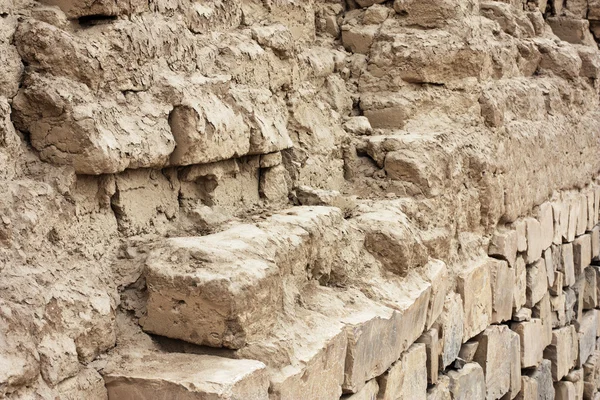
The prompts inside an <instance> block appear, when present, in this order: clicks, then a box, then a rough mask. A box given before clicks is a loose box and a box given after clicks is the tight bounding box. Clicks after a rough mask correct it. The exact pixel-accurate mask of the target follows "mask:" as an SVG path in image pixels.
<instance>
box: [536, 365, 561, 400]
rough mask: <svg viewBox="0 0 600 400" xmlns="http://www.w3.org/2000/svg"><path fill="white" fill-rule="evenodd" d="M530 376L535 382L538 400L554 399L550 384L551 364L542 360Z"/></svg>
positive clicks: (552, 387)
mask: <svg viewBox="0 0 600 400" xmlns="http://www.w3.org/2000/svg"><path fill="white" fill-rule="evenodd" d="M530 376H531V378H532V379H534V380H536V381H537V392H538V399H543V400H552V399H554V396H555V393H554V385H553V383H552V373H551V363H550V361H549V360H542V362H541V363H540V365H539V366H538V367H537V368H536V369H535V370H534V371H533V373H532V374H531V375H530Z"/></svg>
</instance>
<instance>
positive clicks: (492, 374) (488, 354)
mask: <svg viewBox="0 0 600 400" xmlns="http://www.w3.org/2000/svg"><path fill="white" fill-rule="evenodd" d="M513 336H516V337H518V335H517V334H515V333H514V332H512V331H511V330H510V329H509V328H508V327H507V326H505V325H497V326H496V325H495V326H490V327H489V328H487V329H486V330H485V331H483V332H482V333H481V335H479V336H478V340H479V346H477V351H476V353H475V356H474V361H475V362H477V363H478V364H479V365H481V367H482V368H483V373H484V375H485V386H486V393H487V394H486V398H487V399H498V398H500V397H502V396H503V395H504V394H506V393H507V392H508V391H509V389H510V383H511V361H512V359H511V357H507V354H506V353H507V350H506V349H510V348H511V345H512V341H513Z"/></svg>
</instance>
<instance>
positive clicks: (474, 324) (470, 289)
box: [457, 260, 492, 342]
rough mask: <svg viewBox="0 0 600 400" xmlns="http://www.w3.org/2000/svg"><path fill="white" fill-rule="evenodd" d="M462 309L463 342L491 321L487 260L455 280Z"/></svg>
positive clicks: (490, 291) (490, 293)
mask: <svg viewBox="0 0 600 400" xmlns="http://www.w3.org/2000/svg"><path fill="white" fill-rule="evenodd" d="M457 292H458V293H459V294H460V296H461V298H462V301H463V307H464V315H465V320H464V335H463V342H466V341H467V340H469V339H470V338H472V337H474V336H475V335H477V334H478V333H479V332H481V331H483V330H484V329H485V328H486V327H487V326H488V325H489V324H490V322H491V320H492V288H491V276H490V268H489V263H488V262H487V260H483V261H479V262H478V263H477V265H475V266H472V267H470V268H467V269H466V270H465V271H463V272H462V273H460V275H459V276H458V279H457Z"/></svg>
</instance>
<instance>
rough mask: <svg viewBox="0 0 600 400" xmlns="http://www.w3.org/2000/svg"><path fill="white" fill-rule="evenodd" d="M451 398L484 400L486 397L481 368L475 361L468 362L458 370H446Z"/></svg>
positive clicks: (454, 399) (457, 399) (455, 399)
mask: <svg viewBox="0 0 600 400" xmlns="http://www.w3.org/2000/svg"><path fill="white" fill-rule="evenodd" d="M448 377H449V378H450V393H451V394H452V399H453V400H484V399H485V398H486V390H485V377H484V375H483V369H482V368H481V366H480V365H479V364H477V363H468V364H465V366H464V367H462V368H461V369H459V370H458V371H450V372H448Z"/></svg>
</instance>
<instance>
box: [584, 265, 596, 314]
mask: <svg viewBox="0 0 600 400" xmlns="http://www.w3.org/2000/svg"><path fill="white" fill-rule="evenodd" d="M597 279H598V277H597V273H596V269H595V268H594V267H591V266H589V267H587V268H586V269H585V271H584V276H583V309H584V310H590V309H593V308H596V307H597V306H598V287H597Z"/></svg>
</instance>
